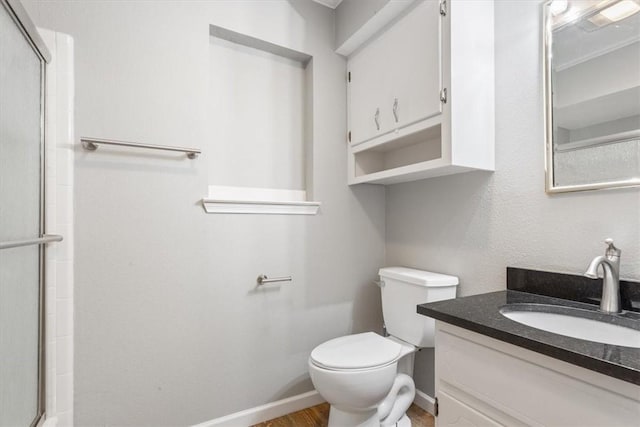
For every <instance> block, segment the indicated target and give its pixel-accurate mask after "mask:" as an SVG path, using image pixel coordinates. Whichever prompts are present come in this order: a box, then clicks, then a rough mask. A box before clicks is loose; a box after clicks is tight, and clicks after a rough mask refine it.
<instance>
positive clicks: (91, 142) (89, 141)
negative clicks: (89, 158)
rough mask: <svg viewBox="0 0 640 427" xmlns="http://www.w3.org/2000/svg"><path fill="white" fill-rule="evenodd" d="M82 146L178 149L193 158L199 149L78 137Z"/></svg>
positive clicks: (96, 147)
mask: <svg viewBox="0 0 640 427" xmlns="http://www.w3.org/2000/svg"><path fill="white" fill-rule="evenodd" d="M80 142H81V143H82V148H84V149H85V150H89V151H95V150H97V149H98V145H117V146H120V147H134V148H148V149H150V150H163V151H178V152H181V153H187V157H188V158H190V159H195V158H196V157H197V156H198V154H200V153H201V151H200V150H199V149H197V148H186V147H172V146H169V145H156V144H143V143H140V142H128V141H115V140H112V139H100V138H80Z"/></svg>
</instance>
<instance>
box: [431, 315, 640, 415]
mask: <svg viewBox="0 0 640 427" xmlns="http://www.w3.org/2000/svg"><path fill="white" fill-rule="evenodd" d="M611 351H615V346H612V349H611ZM435 361H436V397H437V399H438V409H439V411H438V416H437V418H436V426H438V427H445V426H461V425H463V426H499V425H508V426H524V425H547V426H554V425H555V426H559V425H565V426H569V425H572V426H618V427H621V426H636V425H637V423H638V419H640V386H637V385H635V384H632V383H630V382H626V381H622V380H619V379H616V378H613V377H609V376H607V375H603V374H600V373H597V372H594V371H591V370H588V369H585V368H582V367H579V366H576V365H572V364H569V363H566V362H562V361H560V360H557V359H554V358H551V357H548V356H544V355H541V354H539V353H535V352H532V351H530V350H526V349H523V348H521V347H517V346H514V345H512V344H508V343H505V342H502V341H498V340H495V339H493V338H489V337H486V336H484V335H481V334H477V333H474V332H470V331H468V330H465V329H462V328H459V327H456V326H452V325H450V324H447V323H443V322H441V321H437V322H436V346H435Z"/></svg>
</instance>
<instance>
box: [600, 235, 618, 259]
mask: <svg viewBox="0 0 640 427" xmlns="http://www.w3.org/2000/svg"><path fill="white" fill-rule="evenodd" d="M604 243H605V244H606V245H607V250H606V251H605V252H604V255H605V256H606V257H607V258H608V257H619V256H620V254H621V253H622V251H621V250H620V249H618V248H616V247H615V246H614V244H613V239H612V238H608V239H605V241H604Z"/></svg>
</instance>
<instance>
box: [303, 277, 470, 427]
mask: <svg viewBox="0 0 640 427" xmlns="http://www.w3.org/2000/svg"><path fill="white" fill-rule="evenodd" d="M379 275H380V290H381V293H382V315H383V317H384V322H385V326H386V330H387V333H388V334H389V336H387V337H382V336H380V335H378V334H375V333H373V332H365V333H362V334H354V335H346V336H344V337H339V338H335V339H332V340H329V341H327V342H325V343H323V344H320V345H319V346H317V347H316V348H315V349H314V350H313V351H312V352H311V356H310V357H309V374H310V376H311V381H313V385H314V386H315V388H316V390H317V391H318V393H320V395H321V396H322V397H324V398H325V399H326V400H327V402H329V403H330V404H331V410H330V412H329V427H338V426H340V427H347V426H348V427H356V426H358V427H380V426H383V427H387V426H395V425H397V426H399V427H409V426H411V421H409V418H408V417H407V416H406V414H405V412H406V410H407V409H408V408H409V406H410V405H411V402H413V398H414V395H415V386H414V384H413V379H412V378H411V376H412V374H413V356H414V353H415V352H416V351H417V350H418V349H419V348H423V347H433V338H434V328H435V321H434V320H433V319H430V318H428V317H425V316H422V315H419V314H417V312H416V306H417V305H418V304H422V303H425V302H433V301H440V300H445V299H451V298H455V296H456V287H457V285H458V278H457V277H454V276H447V275H444V274H438V273H431V272H428V271H422V270H415V269H411V268H405V267H388V268H382V269H380V271H379Z"/></svg>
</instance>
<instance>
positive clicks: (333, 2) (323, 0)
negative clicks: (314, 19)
mask: <svg viewBox="0 0 640 427" xmlns="http://www.w3.org/2000/svg"><path fill="white" fill-rule="evenodd" d="M313 1H314V2H316V3H320V4H321V5H324V6H327V7H330V8H331V9H335V8H336V7H338V5H339V4H340V3H342V0H313Z"/></svg>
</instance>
